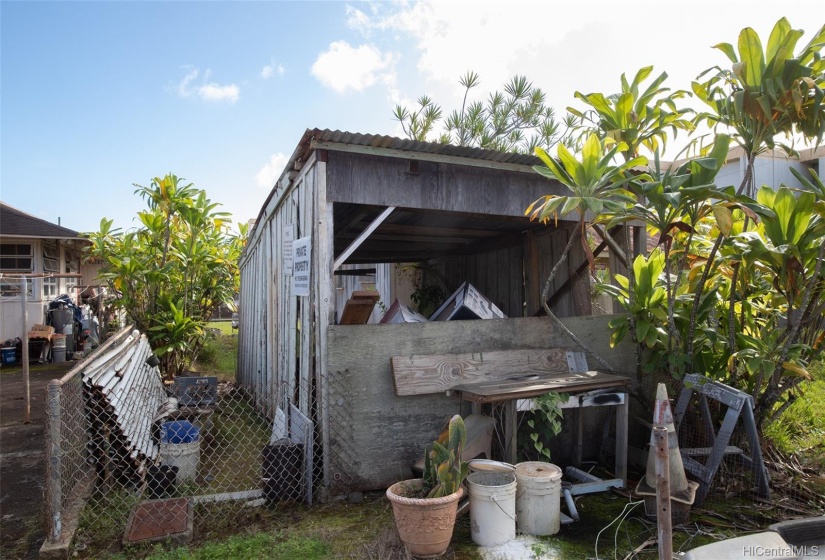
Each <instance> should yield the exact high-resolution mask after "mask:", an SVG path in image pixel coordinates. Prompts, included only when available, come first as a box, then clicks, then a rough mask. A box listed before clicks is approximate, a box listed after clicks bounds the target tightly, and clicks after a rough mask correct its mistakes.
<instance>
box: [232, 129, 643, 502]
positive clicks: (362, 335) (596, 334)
mask: <svg viewBox="0 0 825 560" xmlns="http://www.w3.org/2000/svg"><path fill="white" fill-rule="evenodd" d="M537 163H538V160H537V158H534V157H532V156H526V155H518V154H507V153H500V152H491V151H487V150H480V149H474V148H463V147H456V146H450V145H443V144H432V143H425V142H415V141H411V140H403V139H399V138H392V137H387V136H374V135H363V134H352V133H347V132H340V131H330V130H318V129H310V130H307V131H306V132H305V133H304V135H303V137H302V138H301V141H300V142H299V144H298V146H297V148H296V150H295V152H294V153H293V155H292V157H291V158H290V160H289V162H288V164H287V167H286V169H285V170H284V172H283V174H282V176H281V178H280V179H279V181H278V183H277V184H276V185H275V187H274V188H273V190H272V193H271V194H270V196H269V198H268V200H267V202H266V203H265V204H264V207H263V208H262V210H261V213H260V215H259V217H258V220H257V222H256V225H255V227H254V229H253V231H252V232H251V234H250V240H249V243H248V246H247V248H246V250H245V252H244V255H243V257H242V260H241V275H242V276H241V278H242V280H241V305H240V315H241V320H240V345H241V351H240V354H239V369H238V371H239V382H240V383H241V384H242V385H244V386H245V387H246V388H247V390H248V391H249V392H250V393H251V394H253V395H254V397H255V401H256V403H257V405H258V407H259V408H260V409H261V410H263V411H264V412H265V413H266V414H268V415H269V416H271V417H274V415H275V410H276V409H277V408H281V409H283V408H284V407H285V406H286V404H287V403H292V404H294V405H295V406H296V407H298V408H299V409H300V410H301V411H302V412H303V413H304V414H306V415H307V416H308V417H310V418H312V419H313V421H314V422H315V423H316V436H317V437H316V449H315V457H316V459H315V470H316V479H317V480H320V485H319V486H318V487H317V488H316V489H317V490H321V491H322V492H323V493H324V494H340V493H344V492H349V491H354V490H365V489H374V488H380V487H382V486H384V485H386V484H387V483H389V482H392V481H393V480H394V479H397V478H400V477H403V475H404V472H405V469H406V468H407V467H408V465H409V464H411V463H412V462H413V460H414V459H415V458H416V457H417V456H418V455H419V454H420V453H421V446H422V445H423V443H424V442H426V441H428V440H431V439H432V437H433V433H434V432H435V431H437V430H438V428H439V427H440V426H441V425H442V424H443V422H444V419H445V418H446V417H448V416H449V415H450V414H453V413H457V412H459V413H466V412H468V407H467V405H466V404H462V403H461V402H460V401H456V400H451V399H449V398H447V397H446V396H443V395H422V396H415V397H396V396H395V395H394V393H393V391H392V374H391V372H390V363H389V357H391V356H392V355H405V353H409V354H410V355H411V354H428V353H438V352H445V353H460V352H483V351H489V350H495V349H499V350H509V349H518V348H546V347H548V346H558V347H571V346H572V343H571V342H570V341H569V340H567V339H566V337H565V336H564V335H563V334H561V333H558V332H557V330H556V328H555V327H554V326H553V325H551V324H550V322H549V321H547V320H545V319H539V318H534V317H533V316H534V315H536V314H538V312H539V310H540V307H541V306H540V301H539V300H540V293H541V289H542V287H543V281H544V279H545V278H546V277H547V274H548V273H549V270H550V268H551V267H552V266H553V264H554V263H555V262H556V261H557V259H558V258H559V256H560V255H561V251H562V249H563V248H564V246H565V245H566V243H567V240H568V236H569V233H570V229H571V228H572V226H573V222H569V221H564V220H560V221H559V222H558V224H550V225H545V224H541V223H538V222H534V221H530V220H529V219H528V218H527V217H526V216H525V214H524V212H525V209H526V208H527V206H528V205H529V204H530V203H531V202H533V201H534V200H536V199H537V198H539V197H540V196H542V195H545V194H550V193H555V194H562V193H563V191H562V187H561V186H560V185H558V184H555V183H553V182H550V181H548V180H547V179H545V178H543V177H541V176H540V175H539V174H538V173H536V172H535V171H534V170H533V169H532V166H533V165H535V164H537ZM290 237H292V238H293V239H299V238H305V239H306V238H309V246H310V248H311V273H310V284H309V290H308V294H307V295H304V296H296V295H295V293H294V286H293V282H292V278H291V275H290V274H288V273H287V272H288V271H289V262H288V260H289V259H287V258H285V255H286V253H285V249H284V248H285V247H288V246H289V238H290ZM422 261H426V262H427V263H428V265H429V266H430V267H432V268H433V269H436V270H438V272H439V274H440V276H441V277H442V278H443V279H444V280H445V282H446V283H447V284H448V285H453V286H456V287H457V286H458V285H459V284H460V283H461V282H463V281H465V280H467V281H469V282H471V283H472V284H473V285H474V286H475V287H476V288H478V290H479V291H481V292H482V293H483V294H484V295H486V296H487V297H488V298H489V299H490V300H492V301H493V302H494V303H495V304H496V305H497V306H498V307H499V308H500V309H501V310H503V311H504V313H505V314H506V315H507V316H508V317H510V319H504V320H490V321H486V320H485V321H469V322H448V323H420V324H399V325H363V326H361V325H358V326H344V325H336V324H335V323H336V319H337V317H338V316H339V314H340V312H341V301H342V297H341V294H343V299H346V296H347V294H348V293H351V291H352V290H353V289H355V288H356V285H355V284H352V282H354V279H355V277H354V276H351V275H341V274H336V273H340V272H341V270H342V269H343V268H347V267H349V268H353V267H354V268H359V269H373V268H374V269H375V278H374V280H375V281H374V284H375V287H376V288H377V289H378V291H379V292H380V293H381V300H382V302H384V303H385V304H386V305H389V304H390V303H391V302H392V301H393V299H394V297H395V294H394V293H393V291H394V288H393V286H394V270H395V267H394V264H395V263H415V262H422ZM584 262H585V256H584V252H583V250H582V249H581V247H579V246H578V245H576V246H574V250H573V254H571V256H570V259H569V261H568V263H567V266H565V267H563V270H562V271H561V272H560V273H559V274H558V275H557V277H556V279H555V285H554V288H555V289H554V292H558V293H557V294H556V295H555V297H554V298H552V300H551V301H552V308H553V310H554V312H555V313H556V314H557V315H558V316H560V317H574V316H581V315H589V314H590V298H589V274H588V272H587V270H586V268H585V267H582V264H583V263H584ZM407 303H408V302H407ZM605 323H606V321H605V320H604V319H602V318H587V319H580V320H577V321H576V320H571V322H570V324H571V325H572V327H573V328H574V329H575V330H576V333H577V335H579V336H581V337H583V338H585V339H586V340H588V342H590V343H592V344H593V345H594V350H595V351H598V352H599V353H600V354H601V355H603V356H605V357H608V359H611V357H612V359H613V362H614V363H613V367H614V369H615V370H617V371H627V370H630V369H631V368H630V367H627V366H628V365H629V364H632V358H631V357H630V353H629V352H627V351H626V349H618V350H611V349H610V348H609V347H608V345H607V338H608V337H607V336H605V332H606V324H605ZM375 456H380V457H381V461H380V464H377V463H376V462H375V461H374V460H371V458H373V459H374V457H375Z"/></svg>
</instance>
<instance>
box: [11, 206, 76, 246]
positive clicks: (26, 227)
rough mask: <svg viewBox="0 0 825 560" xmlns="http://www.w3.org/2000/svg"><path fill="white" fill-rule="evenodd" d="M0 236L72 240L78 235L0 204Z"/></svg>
mask: <svg viewBox="0 0 825 560" xmlns="http://www.w3.org/2000/svg"><path fill="white" fill-rule="evenodd" d="M0 235H16V236H25V237H48V238H58V239H74V238H78V237H80V234H79V233H77V232H76V231H74V230H71V229H69V228H65V227H63V226H59V225H57V224H53V223H51V222H47V221H46V220H41V219H40V218H36V217H35V216H32V215H31V214H27V213H25V212H23V211H22V210H18V209H17V208H15V207H13V206H9V205H8V204H6V203H5V202H0Z"/></svg>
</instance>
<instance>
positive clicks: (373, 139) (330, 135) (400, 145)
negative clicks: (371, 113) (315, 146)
mask: <svg viewBox="0 0 825 560" xmlns="http://www.w3.org/2000/svg"><path fill="white" fill-rule="evenodd" d="M311 140H316V141H319V142H334V143H337V144H349V145H354V146H369V147H371V148H384V149H389V150H401V151H405V152H416V153H425V154H433V155H443V156H451V157H461V158H468V159H476V160H484V161H492V162H497V163H510V164H516V165H538V164H539V163H541V161H540V160H539V159H538V158H537V157H535V156H533V155H528V154H515V153H511V152H497V151H495V150H483V149H481V148H473V147H468V146H454V145H452V144H441V143H439V142H419V141H417V140H409V139H405V138H396V137H394V136H384V135H380V134H361V133H359V132H344V131H341V130H329V129H324V130H321V129H318V128H315V129H308V130H307V131H306V132H305V133H304V137H303V138H302V139H301V145H304V144H307V145H309V142H310V141H311Z"/></svg>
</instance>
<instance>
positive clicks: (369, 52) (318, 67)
mask: <svg viewBox="0 0 825 560" xmlns="http://www.w3.org/2000/svg"><path fill="white" fill-rule="evenodd" d="M394 65H395V57H394V56H393V55H392V54H391V53H386V54H383V53H382V52H381V51H380V50H379V49H378V48H376V47H374V46H373V45H367V44H364V45H360V46H358V47H353V46H351V45H350V44H349V43H347V42H346V41H335V42H333V43H330V45H329V49H327V50H326V51H324V52H322V53H321V54H319V55H318V58H317V59H316V60H315V64H313V65H312V75H313V76H315V77H316V78H317V79H318V81H319V82H321V84H323V85H324V86H326V87H328V88H330V89H333V90H335V91H336V92H338V93H346V92H347V91H350V90H352V91H364V90H365V89H366V88H368V87H370V86H372V85H373V84H375V83H376V82H381V83H384V84H387V83H393V82H394V79H395V73H394Z"/></svg>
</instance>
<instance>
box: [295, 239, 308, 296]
mask: <svg viewBox="0 0 825 560" xmlns="http://www.w3.org/2000/svg"><path fill="white" fill-rule="evenodd" d="M311 240H312V238H310V237H302V238H300V239H296V240H295V243H293V247H294V248H295V261H294V262H293V263H292V295H294V296H308V295H309V282H310V271H311V263H310V258H311V257H312V244H311V243H310V242H311Z"/></svg>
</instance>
